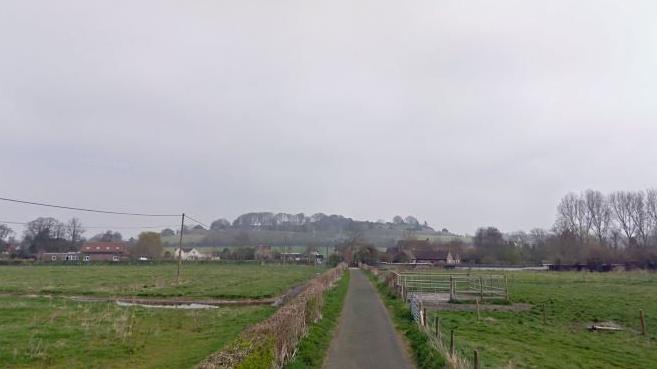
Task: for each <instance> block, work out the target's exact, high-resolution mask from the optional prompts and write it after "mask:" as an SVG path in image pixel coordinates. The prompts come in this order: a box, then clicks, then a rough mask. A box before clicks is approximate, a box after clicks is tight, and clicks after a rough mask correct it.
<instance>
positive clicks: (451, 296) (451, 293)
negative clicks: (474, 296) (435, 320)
mask: <svg viewBox="0 0 657 369" xmlns="http://www.w3.org/2000/svg"><path fill="white" fill-rule="evenodd" d="M455 295H456V293H455V290H454V276H451V275H450V276H449V301H454V300H456V297H455Z"/></svg>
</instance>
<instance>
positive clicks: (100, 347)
mask: <svg viewBox="0 0 657 369" xmlns="http://www.w3.org/2000/svg"><path fill="white" fill-rule="evenodd" d="M175 271H176V266H175V264H160V265H86V266H63V265H62V266H21V267H15V266H5V267H0V281H1V283H0V368H2V369H4V368H12V369H13V368H66V369H77V368H171V369H177V368H193V367H195V366H196V365H197V364H198V363H199V362H200V361H201V360H203V359H204V358H205V357H207V356H208V355H209V354H211V353H212V352H215V351H217V350H219V349H220V348H221V347H222V346H223V345H224V344H226V343H228V342H230V341H232V340H233V339H234V338H235V337H236V336H237V335H238V334H239V333H240V332H241V331H242V330H243V329H244V328H245V327H247V326H249V325H252V324H254V323H256V322H258V321H261V320H263V319H265V318H266V317H268V316H269V315H271V313H272V312H273V311H274V308H273V307H270V306H240V307H221V308H215V309H197V310H185V309H162V308H153V307H150V308H146V307H139V306H131V307H126V306H119V305H117V304H115V303H109V302H77V301H74V300H72V299H70V298H68V296H69V295H88V296H148V297H151V296H152V297H159V298H174V297H178V296H185V297H190V298H195V297H198V298H263V297H270V296H275V295H278V294H280V293H282V292H284V291H286V290H287V289H288V288H290V287H292V286H293V285H295V284H299V283H302V282H304V281H306V280H309V279H310V278H312V277H313V276H315V275H316V274H317V273H320V272H322V271H323V269H322V268H318V267H312V266H299V265H286V266H279V265H262V266H261V265H225V264H188V265H185V266H184V267H183V274H182V275H183V279H182V281H183V283H182V284H181V285H180V286H177V285H176V284H175Z"/></svg>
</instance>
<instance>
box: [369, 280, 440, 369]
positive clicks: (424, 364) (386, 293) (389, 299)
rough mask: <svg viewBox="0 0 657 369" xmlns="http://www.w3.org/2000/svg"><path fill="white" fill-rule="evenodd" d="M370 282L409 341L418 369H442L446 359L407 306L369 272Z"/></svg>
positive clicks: (399, 329) (398, 328)
mask: <svg viewBox="0 0 657 369" xmlns="http://www.w3.org/2000/svg"><path fill="white" fill-rule="evenodd" d="M366 273H367V275H368V277H369V278H370V281H371V282H372V283H373V284H374V285H375V287H376V288H377V290H378V291H379V295H380V296H381V299H382V300H383V304H384V305H385V306H386V307H387V308H388V312H389V313H390V316H391V318H392V321H393V323H394V324H395V328H397V330H398V331H399V332H402V333H403V334H404V336H405V337H406V340H407V341H408V343H409V345H410V347H411V350H412V351H413V357H414V359H415V363H416V365H417V368H418V369H442V368H444V367H445V359H444V358H443V357H442V355H441V354H440V353H438V351H437V350H435V349H434V348H433V347H432V346H431V343H430V342H429V339H428V338H427V336H426V335H425V334H424V333H422V331H420V329H419V327H418V326H417V324H416V323H415V321H414V320H413V318H412V316H411V311H410V309H409V307H408V305H407V304H405V303H404V302H403V301H402V300H400V299H398V298H397V297H396V296H395V295H394V294H393V293H392V291H390V289H389V288H388V286H386V284H385V283H382V282H380V281H379V280H377V279H376V277H374V275H372V274H371V273H369V272H366Z"/></svg>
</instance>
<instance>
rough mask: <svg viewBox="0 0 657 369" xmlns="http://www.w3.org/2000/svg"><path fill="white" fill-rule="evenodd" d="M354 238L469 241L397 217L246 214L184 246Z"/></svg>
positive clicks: (172, 240)
mask: <svg viewBox="0 0 657 369" xmlns="http://www.w3.org/2000/svg"><path fill="white" fill-rule="evenodd" d="M353 238H358V239H360V240H363V241H366V242H369V243H372V244H375V245H377V246H380V247H387V246H392V245H394V244H396V242H397V241H398V240H401V239H408V238H415V239H429V240H431V241H442V242H449V241H452V240H457V239H461V240H465V239H464V238H463V237H462V236H459V235H455V234H452V233H450V232H449V231H447V230H446V229H443V230H442V231H436V230H434V229H433V228H432V227H431V226H429V225H428V224H427V223H426V222H424V223H420V222H419V221H418V220H417V219H416V218H415V217H413V216H407V217H405V218H402V217H400V216H395V217H394V219H393V220H392V221H390V222H385V221H381V220H380V221H376V222H371V221H360V220H353V219H351V218H347V217H344V216H342V215H327V214H324V213H316V214H313V215H310V216H307V215H305V214H303V213H299V214H287V213H277V214H275V213H271V212H254V213H246V214H242V215H240V216H239V217H237V218H236V219H235V220H234V221H233V222H229V221H228V220H226V219H217V220H215V221H214V222H212V225H211V227H210V229H209V230H205V229H199V228H194V229H189V230H187V231H186V234H185V237H184V243H185V244H186V245H194V246H197V247H203V246H208V247H221V246H253V245H259V244H269V245H274V246H275V245H314V246H332V245H334V244H336V243H340V242H344V241H346V240H349V239H353ZM162 240H163V242H164V243H165V245H175V244H177V242H178V239H177V236H176V235H170V234H169V235H166V236H164V235H163V238H162Z"/></svg>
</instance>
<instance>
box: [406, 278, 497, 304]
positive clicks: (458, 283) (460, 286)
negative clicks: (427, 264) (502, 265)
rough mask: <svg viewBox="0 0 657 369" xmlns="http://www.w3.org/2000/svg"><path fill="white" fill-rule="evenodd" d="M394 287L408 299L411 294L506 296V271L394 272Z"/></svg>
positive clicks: (470, 297) (464, 297) (439, 297)
mask: <svg viewBox="0 0 657 369" xmlns="http://www.w3.org/2000/svg"><path fill="white" fill-rule="evenodd" d="M394 276H395V285H396V286H395V288H397V289H398V291H399V293H400V294H401V295H402V296H404V299H409V298H411V299H412V297H413V296H423V297H429V298H430V299H431V298H433V299H435V300H438V301H456V300H474V299H479V300H484V299H506V300H508V297H509V293H508V283H507V279H506V276H505V275H499V274H486V275H484V274H476V275H473V274H466V273H422V272H402V273H394Z"/></svg>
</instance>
